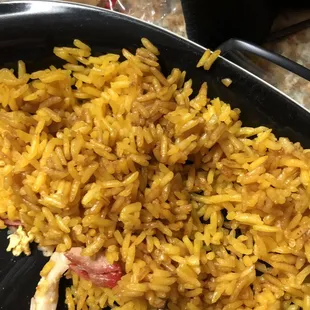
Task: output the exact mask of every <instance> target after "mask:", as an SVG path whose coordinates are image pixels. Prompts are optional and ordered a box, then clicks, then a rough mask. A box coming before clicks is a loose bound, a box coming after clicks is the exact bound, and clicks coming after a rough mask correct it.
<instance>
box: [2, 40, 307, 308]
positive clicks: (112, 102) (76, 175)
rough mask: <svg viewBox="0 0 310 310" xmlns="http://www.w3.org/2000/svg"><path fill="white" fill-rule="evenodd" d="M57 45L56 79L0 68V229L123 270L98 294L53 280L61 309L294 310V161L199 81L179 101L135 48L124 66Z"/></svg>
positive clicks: (152, 61) (297, 177) (296, 150)
mask: <svg viewBox="0 0 310 310" xmlns="http://www.w3.org/2000/svg"><path fill="white" fill-rule="evenodd" d="M73 44H74V46H75V47H73V48H66V47H64V48H63V47H61V48H60V47H56V48H55V49H54V52H55V54H56V55H57V56H58V57H60V58H62V59H63V60H65V61H67V62H68V63H67V64H65V65H64V67H63V69H57V68H54V67H50V68H49V69H46V70H42V71H37V72H34V73H32V74H28V73H27V72H26V67H25V64H24V63H23V62H21V61H20V62H19V63H18V74H17V77H16V76H15V75H14V73H13V72H12V71H10V70H8V69H1V70H0V102H1V105H2V108H1V110H0V133H1V136H0V145H1V151H0V202H1V203H0V228H5V219H8V220H10V221H14V220H21V221H22V223H23V225H24V230H25V232H26V233H27V234H28V236H29V240H34V241H35V242H36V243H38V244H39V245H40V246H41V247H49V249H50V248H51V247H52V248H56V250H57V251H60V252H61V251H67V250H68V249H70V248H71V247H72V246H77V245H78V246H83V247H84V250H83V254H84V255H89V256H93V255H94V254H96V253H98V252H99V251H103V252H104V253H105V256H106V258H107V260H108V262H110V263H113V262H120V263H121V264H122V266H123V269H124V270H125V271H126V274H125V275H124V276H123V277H122V279H121V280H120V281H119V282H118V285H117V286H116V287H115V288H113V289H109V288H99V287H96V286H95V285H94V284H92V283H91V282H89V281H86V280H84V279H82V278H80V277H79V276H78V275H77V274H75V273H74V272H72V271H69V272H68V273H67V275H66V276H67V277H68V278H71V279H72V283H73V284H72V287H71V288H67V289H66V303H67V305H68V308H69V309H70V310H71V309H88V308H89V309H101V308H104V307H106V306H110V307H114V308H115V309H122V310H125V309H128V310H131V309H132V310H133V309H141V310H142V309H154V308H163V307H166V308H167V309H170V310H181V309H187V310H198V309H225V310H229V309H257V310H262V309H269V308H270V309H280V308H281V309H300V308H303V309H306V310H307V309H310V288H309V282H308V277H309V274H310V265H309V263H310V242H309V241H308V237H309V231H310V217H309V211H308V210H309V195H310V172H309V160H310V152H309V151H308V150H304V149H302V147H301V146H300V144H299V143H295V144H293V143H292V142H290V141H289V140H288V139H287V138H279V139H277V138H276V137H275V136H274V135H273V133H272V131H271V130H270V129H268V128H266V127H262V126H261V127H257V128H248V127H242V123H241V122H240V120H239V114H240V111H239V110H238V109H232V108H231V107H230V106H229V105H228V104H226V103H224V102H223V101H221V100H220V99H219V98H215V99H213V100H210V99H208V98H207V84H206V83H204V84H203V85H202V86H201V89H200V91H199V93H198V95H197V96H196V97H195V98H191V94H192V92H193V90H192V81H191V80H188V81H185V76H186V72H184V71H183V72H182V71H181V70H180V69H177V68H174V69H173V70H172V71H171V74H170V75H169V76H168V77H167V78H166V77H165V76H164V75H163V74H162V72H161V71H160V66H159V64H158V57H157V56H158V55H159V51H158V49H157V48H156V47H155V46H154V45H153V44H152V43H151V42H150V41H149V40H147V39H142V44H143V46H144V47H142V48H138V49H137V51H136V53H135V54H132V53H131V52H130V51H128V50H126V49H123V51H122V53H123V56H124V58H125V60H124V61H120V60H119V55H114V54H106V55H102V56H99V57H95V56H91V48H90V47H89V46H87V45H86V44H85V43H83V42H81V41H79V40H74V42H73ZM219 53H220V52H219V51H215V52H214V53H211V52H210V51H209V50H207V51H206V52H205V54H204V55H203V56H202V58H201V60H200V61H199V63H198V65H197V66H198V67H202V66H204V68H205V69H209V68H210V66H211V65H212V63H213V62H214V61H215V59H216V58H217V57H218V55H219ZM2 219H3V220H2ZM20 230H21V229H20ZM21 234H22V232H21ZM22 249H23V247H20V248H19V252H18V253H20V252H21V251H22ZM24 250H25V251H28V248H27V245H26V246H25V247H24ZM51 268H52V265H51V264H50V263H48V264H47V265H45V267H44V268H43V270H42V271H41V274H42V275H46V274H47V273H48V272H49V270H50V269H51ZM257 272H260V273H261V275H260V276H259V275H257V276H256V274H257Z"/></svg>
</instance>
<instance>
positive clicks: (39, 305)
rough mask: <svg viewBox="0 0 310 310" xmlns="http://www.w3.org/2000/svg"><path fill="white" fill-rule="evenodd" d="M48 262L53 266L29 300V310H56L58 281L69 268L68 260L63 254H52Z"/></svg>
mask: <svg viewBox="0 0 310 310" xmlns="http://www.w3.org/2000/svg"><path fill="white" fill-rule="evenodd" d="M49 261H50V262H51V261H52V263H53V264H54V266H53V267H52V269H51V270H50V271H49V272H48V274H47V275H46V276H44V277H42V278H41V280H40V281H39V283H38V286H37V289H36V292H35V295H34V296H33V298H32V299H31V304H30V310H56V308H57V303H58V287H59V280H60V278H61V277H62V275H63V274H64V273H65V272H66V271H67V270H68V268H69V263H70V262H69V260H68V259H67V258H66V256H65V255H64V254H63V253H58V252H54V253H53V255H52V256H51V258H50V260H49Z"/></svg>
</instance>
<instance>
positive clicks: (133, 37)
mask: <svg viewBox="0 0 310 310" xmlns="http://www.w3.org/2000/svg"><path fill="white" fill-rule="evenodd" d="M206 35H208V34H207V33H206ZM141 37H147V38H149V39H150V40H151V41H152V42H153V43H154V44H155V45H157V46H158V47H159V49H160V51H161V57H160V61H161V65H162V68H163V70H164V72H165V73H168V72H169V71H170V70H171V69H172V68H174V67H178V68H181V69H182V70H186V71H187V74H188V75H187V76H188V77H191V78H192V79H193V81H194V87H195V89H196V90H197V89H198V87H199V85H200V84H201V83H202V82H204V81H207V82H208V88H209V96H211V97H215V96H220V97H221V99H222V100H224V101H226V102H228V103H230V104H231V105H232V106H233V107H238V108H240V109H241V111H242V113H241V120H242V121H243V122H244V124H245V125H248V126H258V125H265V126H268V127H271V128H273V130H274V132H275V133H276V134H277V135H278V136H287V137H289V138H290V139H292V140H293V141H300V142H301V143H302V145H303V146H304V147H310V135H309V134H308V128H307V126H308V124H310V115H309V113H308V112H307V111H306V110H304V109H303V108H301V107H299V106H298V105H296V104H295V103H294V102H292V101H291V100H290V99H289V98H288V97H285V96H284V95H282V94H281V93H280V92H278V91H277V90H275V89H274V88H272V87H271V86H270V85H268V84H266V83H265V82H264V81H262V80H260V79H258V78H256V77H255V76H253V75H252V74H250V73H248V72H247V71H245V70H243V69H242V68H240V67H238V66H236V65H234V64H232V63H231V62H229V61H227V60H226V59H224V58H221V59H218V60H217V61H216V63H215V64H214V65H213V67H212V68H211V70H210V71H209V72H205V71H204V70H202V69H199V70H198V69H196V63H197V61H198V60H199V58H200V56H201V55H202V53H203V51H204V49H203V48H202V47H200V46H198V45H196V44H194V43H192V42H190V41H187V40H184V39H182V38H180V37H177V36H175V35H173V34H172V33H169V32H167V31H165V30H163V29H161V28H157V27H154V26H152V25H149V24H146V23H143V22H140V21H138V20H136V19H132V18H130V17H126V16H123V15H121V14H117V13H113V12H110V11H106V10H103V9H98V8H94V7H89V6H83V5H77V4H71V3H61V2H47V1H44V2H41V1H19V2H7V3H1V4H0V68H2V67H14V68H16V61H17V60H19V59H23V60H24V61H25V62H26V64H27V69H28V71H33V70H38V69H43V68H46V67H48V66H49V65H51V64H54V65H56V66H60V65H61V64H62V62H61V61H60V60H59V59H57V58H56V57H55V56H53V52H52V51H53V47H54V46H64V45H71V44H72V41H73V39H75V38H78V39H80V40H82V41H85V42H86V43H87V44H89V45H91V46H92V48H93V51H94V53H95V54H100V53H105V52H120V50H121V48H122V47H126V48H128V49H129V50H134V49H135V48H136V47H137V46H139V44H140V38H141ZM222 78H231V79H232V80H233V83H232V85H231V86H230V87H229V88H226V87H225V86H224V85H223V84H222V83H221V82H220V81H221V79H222ZM6 238H7V232H6V231H1V232H0V309H3V310H4V309H5V310H16V309H19V310H24V309H29V302H30V298H31V297H32V296H33V294H34V291H35V287H36V284H37V282H38V280H39V272H40V270H41V268H42V266H43V265H44V263H45V261H46V258H44V257H43V256H42V255H41V253H40V252H38V251H37V250H35V249H34V251H33V254H32V255H31V256H29V257H20V258H14V257H13V256H12V255H11V254H9V253H6V251H5V248H6V246H7V240H6ZM64 286H65V283H64V282H62V285H61V289H60V295H61V296H60V297H61V298H60V301H59V306H58V309H66V307H65V305H64V301H63V294H64Z"/></svg>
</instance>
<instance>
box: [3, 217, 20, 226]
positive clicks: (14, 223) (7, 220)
mask: <svg viewBox="0 0 310 310" xmlns="http://www.w3.org/2000/svg"><path fill="white" fill-rule="evenodd" d="M3 222H4V224H5V225H6V226H12V227H18V226H23V223H22V222H21V221H19V220H16V221H11V220H9V219H3Z"/></svg>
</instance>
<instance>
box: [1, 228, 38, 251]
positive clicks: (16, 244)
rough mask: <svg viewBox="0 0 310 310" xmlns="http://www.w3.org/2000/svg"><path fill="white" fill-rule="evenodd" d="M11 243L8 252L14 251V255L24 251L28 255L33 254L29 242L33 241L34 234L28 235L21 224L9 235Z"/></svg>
mask: <svg viewBox="0 0 310 310" xmlns="http://www.w3.org/2000/svg"><path fill="white" fill-rule="evenodd" d="M8 239H9V245H8V247H7V249H6V251H7V252H10V251H12V253H13V255H14V256H19V255H20V254H22V253H24V254H26V255H27V256H29V255H30V254H31V251H30V247H29V244H30V243H31V242H32V241H33V236H31V235H30V236H29V235H27V233H26V232H25V231H24V230H23V227H22V226H19V227H18V228H17V230H16V231H15V232H13V233H12V234H10V235H9V236H8Z"/></svg>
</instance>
